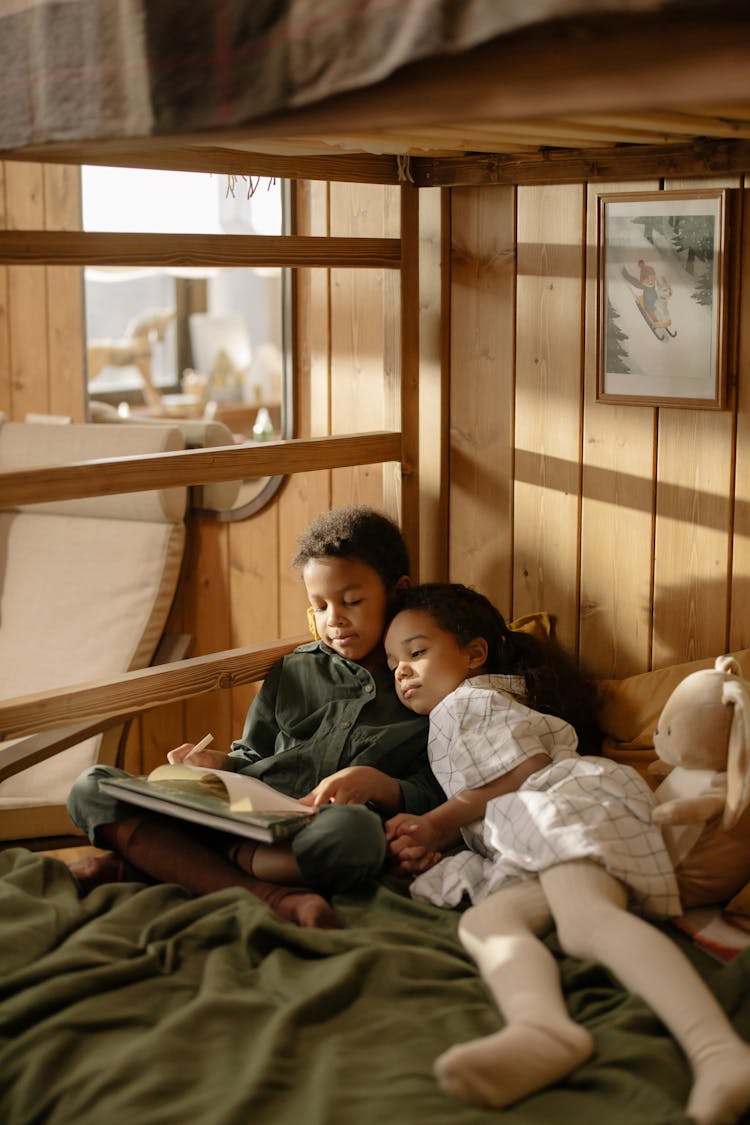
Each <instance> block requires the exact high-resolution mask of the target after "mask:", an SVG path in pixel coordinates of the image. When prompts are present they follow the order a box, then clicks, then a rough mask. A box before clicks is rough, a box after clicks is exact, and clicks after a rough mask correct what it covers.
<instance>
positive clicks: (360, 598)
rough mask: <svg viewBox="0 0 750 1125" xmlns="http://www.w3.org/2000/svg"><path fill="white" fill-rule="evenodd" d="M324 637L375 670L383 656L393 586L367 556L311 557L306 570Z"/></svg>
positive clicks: (350, 657) (335, 648)
mask: <svg viewBox="0 0 750 1125" xmlns="http://www.w3.org/2000/svg"><path fill="white" fill-rule="evenodd" d="M302 580H303V581H304V583H305V589H306V590H307V596H308V598H309V599H310V605H311V606H312V608H313V612H314V614H315V627H316V628H317V630H318V635H319V636H320V638H321V640H322V641H323V642H324V643H325V644H327V645H328V647H329V648H332V649H333V651H334V652H337V653H338V654H339V656H345V657H346V659H347V660H354V661H356V662H357V664H362V665H363V666H364V667H365V668H368V669H371V668H372V667H374V666H375V665H376V664H378V663H379V662H380V661H381V660H382V653H383V650H382V640H383V626H384V624H385V610H386V605H387V601H388V591H387V590H386V588H385V584H384V582H383V579H382V578H381V577H380V575H379V574H378V572H377V571H376V570H374V569H373V568H372V567H371V566H370V565H369V563H366V562H363V561H362V559H358V558H350V559H336V558H322V559H309V560H308V562H307V563H306V564H305V567H304V569H303V571H302Z"/></svg>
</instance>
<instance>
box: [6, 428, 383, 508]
mask: <svg viewBox="0 0 750 1125" xmlns="http://www.w3.org/2000/svg"><path fill="white" fill-rule="evenodd" d="M400 460H401V434H400V433H389V432H376V433H364V434H343V435H341V436H338V437H324V438H314V439H309V438H293V439H291V440H289V441H266V442H263V443H261V444H259V445H252V446H251V445H247V446H243V445H233V446H224V445H220V446H214V447H211V448H208V449H185V450H179V451H178V452H175V453H150V454H147V455H146V456H144V457H112V458H104V459H101V460H97V461H79V462H77V463H74V464H70V465H59V466H53V465H50V466H45V467H44V468H39V469H21V470H18V471H16V472H12V473H4V474H2V475H0V509H3V508H16V507H18V506H19V505H22V504H33V503H35V502H36V503H39V502H40V501H45V502H49V501H54V500H74V499H79V498H80V497H84V496H110V495H112V494H113V493H120V492H148V491H151V490H152V489H156V488H172V487H174V486H179V485H195V484H208V483H209V482H211V481H224V480H244V479H245V477H266V476H274V475H277V474H281V475H286V474H288V473H306V472H310V471H314V470H317V469H340V468H345V467H348V466H351V465H376V464H380V463H382V462H384V461H400Z"/></svg>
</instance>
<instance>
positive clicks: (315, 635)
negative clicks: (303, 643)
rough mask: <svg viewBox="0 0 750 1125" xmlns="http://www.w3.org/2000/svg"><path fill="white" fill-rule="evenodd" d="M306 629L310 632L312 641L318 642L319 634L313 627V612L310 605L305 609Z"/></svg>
mask: <svg viewBox="0 0 750 1125" xmlns="http://www.w3.org/2000/svg"><path fill="white" fill-rule="evenodd" d="M307 627H308V629H309V630H310V635H311V636H312V639H313V640H314V641H319V640H320V633H319V632H318V630H317V628H316V625H315V610H314V609H313V607H312V606H311V605H309V606H308V607H307Z"/></svg>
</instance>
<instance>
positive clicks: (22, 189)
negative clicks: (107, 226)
mask: <svg viewBox="0 0 750 1125" xmlns="http://www.w3.org/2000/svg"><path fill="white" fill-rule="evenodd" d="M80 208H81V203H80V177H79V174H78V169H77V168H71V167H68V166H65V165H45V166H43V165H39V164H26V163H14V162H8V163H6V164H2V165H0V227H1V228H4V229H37V230H44V229H46V230H75V229H77V228H79V226H80ZM81 286H82V274H81V270H80V269H79V268H78V267H61V266H55V267H45V266H8V267H5V266H3V267H0V410H3V411H5V412H6V413H7V414H8V415H9V417H11V418H13V419H16V420H22V419H23V418H25V416H26V414H27V413H29V412H35V413H41V414H58V415H62V416H64V417H69V418H73V419H75V420H76V421H82V420H83V419H84V417H85V385H84V371H83V353H84V346H83V332H84V329H83V299H82V288H81Z"/></svg>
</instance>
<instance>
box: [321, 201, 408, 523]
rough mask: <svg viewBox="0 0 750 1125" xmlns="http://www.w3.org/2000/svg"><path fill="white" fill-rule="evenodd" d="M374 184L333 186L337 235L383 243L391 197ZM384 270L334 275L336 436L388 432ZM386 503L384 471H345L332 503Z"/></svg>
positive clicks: (339, 475) (337, 478) (335, 272)
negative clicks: (385, 411)
mask: <svg viewBox="0 0 750 1125" xmlns="http://www.w3.org/2000/svg"><path fill="white" fill-rule="evenodd" d="M396 190H397V189H394V188H387V187H381V186H379V185H370V184H364V185H363V184H331V185H330V201H331V234H333V235H338V236H341V237H346V236H358V237H373V238H376V237H383V236H384V232H385V226H386V199H387V193H389V192H390V193H393V192H394V191H396ZM383 293H384V278H383V271H382V270H332V271H331V427H332V432H333V433H357V432H358V431H363V432H364V431H366V430H378V429H383V428H384V424H385V414H384V410H385V404H384V386H383V382H384V381H383V372H384V367H385V332H384V321H383V307H384V306H383ZM382 498H383V470H382V467H381V466H380V465H365V466H361V467H359V468H354V469H339V470H337V471H336V472H335V473H334V474H333V492H332V503H333V504H334V506H338V505H341V504H372V505H374V506H375V507H380V506H381V504H382Z"/></svg>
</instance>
